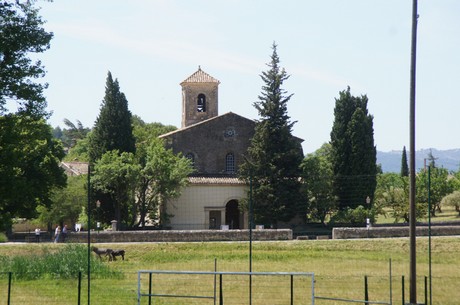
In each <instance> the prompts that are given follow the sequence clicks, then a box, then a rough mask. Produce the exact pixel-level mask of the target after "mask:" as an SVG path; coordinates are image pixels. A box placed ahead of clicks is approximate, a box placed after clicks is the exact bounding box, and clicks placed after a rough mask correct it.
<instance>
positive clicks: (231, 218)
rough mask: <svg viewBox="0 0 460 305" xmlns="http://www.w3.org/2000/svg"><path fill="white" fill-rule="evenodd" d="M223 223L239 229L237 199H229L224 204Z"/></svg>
mask: <svg viewBox="0 0 460 305" xmlns="http://www.w3.org/2000/svg"><path fill="white" fill-rule="evenodd" d="M225 224H226V225H228V227H229V228H230V229H240V209H239V208H238V200H230V201H229V202H227V205H226V206H225Z"/></svg>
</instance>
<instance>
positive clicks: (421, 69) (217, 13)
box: [38, 0, 460, 153]
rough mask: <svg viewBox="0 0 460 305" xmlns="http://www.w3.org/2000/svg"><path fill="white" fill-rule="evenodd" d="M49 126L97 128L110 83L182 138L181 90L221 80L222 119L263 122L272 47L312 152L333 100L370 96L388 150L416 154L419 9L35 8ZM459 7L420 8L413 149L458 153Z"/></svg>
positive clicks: (341, 1)
mask: <svg viewBox="0 0 460 305" xmlns="http://www.w3.org/2000/svg"><path fill="white" fill-rule="evenodd" d="M38 4H39V5H40V6H41V7H42V10H41V15H42V16H43V18H44V19H45V20H47V24H46V29H47V30H49V31H52V32H53V33H54V39H53V40H52V43H51V49H50V50H48V51H47V52H46V53H44V54H42V55H40V59H41V60H42V62H43V64H44V65H45V66H46V70H47V71H48V73H47V75H46V78H45V80H46V81H47V82H48V83H49V85H50V86H49V88H48V89H47V91H46V96H47V99H48V109H49V110H50V111H53V115H52V117H51V118H50V120H49V123H50V124H51V125H52V126H58V125H59V126H61V127H64V124H63V120H64V118H67V119H69V120H71V121H73V122H76V120H80V121H81V122H82V123H83V125H84V126H85V127H92V126H93V125H94V121H95V120H96V118H97V116H98V114H99V109H100V105H101V101H102V99H103V97H104V90H105V80H106V77H107V72H108V71H109V70H110V71H111V72H112V75H113V76H114V77H115V78H117V79H118V81H119V83H120V88H121V91H122V92H124V93H125V95H126V97H127V99H128V102H129V108H130V110H131V112H132V113H133V114H136V115H139V116H140V117H141V118H142V119H143V120H144V121H146V122H161V123H163V124H170V125H175V126H177V127H180V122H181V87H180V85H179V84H180V82H181V81H183V80H184V79H186V78H187V77H188V76H189V75H191V74H192V73H194V72H195V71H196V70H197V68H198V66H199V65H200V66H201V68H202V69H203V70H204V71H205V72H207V73H209V74H210V75H211V76H213V77H215V78H217V79H219V80H220V82H221V84H220V87H219V114H224V113H226V112H229V111H232V112H235V113H237V114H240V115H243V116H245V117H247V118H250V119H257V118H258V113H257V111H256V109H255V108H254V107H253V103H254V102H255V101H257V96H258V95H259V93H260V92H261V87H262V85H263V83H262V81H261V79H260V76H259V75H260V74H261V72H262V71H265V70H267V66H266V63H267V62H269V60H270V55H271V45H272V43H273V42H274V41H275V42H276V43H277V45H278V55H279V57H280V59H281V66H282V67H284V68H285V69H286V72H287V73H288V74H289V75H290V76H291V77H290V78H289V79H288V80H287V81H286V82H285V84H284V88H285V89H286V90H287V91H288V93H293V94H294V96H293V97H292V99H291V101H290V103H289V104H288V114H289V115H290V117H291V119H292V120H293V121H297V123H296V124H295V127H294V135H296V136H298V137H300V138H303V139H304V140H305V142H304V144H303V147H304V152H305V153H309V152H313V151H315V150H316V149H318V148H319V147H320V146H321V145H322V144H323V143H325V142H328V141H329V139H330V131H331V128H332V123H333V120H334V115H333V112H334V104H335V98H337V97H338V95H339V92H340V91H342V90H345V89H346V88H347V86H350V88H351V92H352V94H353V95H357V96H358V95H364V94H366V95H367V96H368V98H369V104H368V109H369V112H370V114H372V115H373V116H374V132H375V133H374V139H375V144H376V145H377V149H378V150H381V151H390V150H400V149H402V147H403V146H404V145H406V146H409V76H410V75H409V73H410V35H411V9H412V1H411V0H346V1H345V0H315V1H311V0H286V1H273V0H226V1H225V0H180V1H179V0H131V1H121V0H97V1H94V0H78V1H75V0H74V1H70V0H54V2H50V3H49V2H42V1H41V2H38ZM459 12H460V1H458V0H436V1H435V0H419V15H420V18H419V24H418V51H417V106H416V107H417V114H416V132H417V136H416V147H417V149H421V148H431V147H433V148H438V149H450V148H460V137H459V136H458V135H457V133H458V131H459V130H460V120H459V119H458V116H459V114H460V111H459V110H460V109H459V93H458V90H456V89H457V88H460V18H458V13H459Z"/></svg>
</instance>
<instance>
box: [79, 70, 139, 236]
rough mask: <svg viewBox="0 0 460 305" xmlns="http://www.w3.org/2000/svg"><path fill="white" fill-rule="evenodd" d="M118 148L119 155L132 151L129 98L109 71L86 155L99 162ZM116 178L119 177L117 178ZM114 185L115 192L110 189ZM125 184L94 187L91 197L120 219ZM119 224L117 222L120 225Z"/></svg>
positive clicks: (127, 195)
mask: <svg viewBox="0 0 460 305" xmlns="http://www.w3.org/2000/svg"><path fill="white" fill-rule="evenodd" d="M114 151H117V153H118V154H119V155H120V156H121V155H122V154H123V153H134V152H135V138H134V135H133V126H132V115H131V112H130V111H129V109H128V101H127V99H126V97H125V95H124V93H122V92H121V91H120V86H119V84H118V80H117V79H115V80H113V78H112V74H111V73H110V71H109V72H108V75H107V81H106V85H105V96H104V100H103V101H102V106H101V111H100V113H99V116H98V118H97V119H96V123H95V124H94V128H93V131H92V132H91V133H90V134H89V147H88V157H89V161H90V163H91V164H92V165H94V164H96V163H97V162H99V160H100V159H101V158H102V156H103V155H105V154H106V153H110V152H114ZM116 182H119V181H116ZM114 189H116V192H114V191H109V190H114ZM129 191H130V190H129V188H128V187H127V185H125V187H121V185H120V184H118V185H117V184H115V182H114V185H112V186H110V185H106V186H105V188H95V189H94V191H93V192H92V196H93V201H96V200H99V201H100V202H102V204H101V211H102V213H103V214H104V215H107V217H108V218H112V219H114V218H115V219H116V220H117V221H120V220H122V219H121V217H122V215H124V213H123V209H125V208H126V207H127V206H128V205H129V203H128V202H120V200H122V199H123V200H124V199H126V198H130V194H128V192H129ZM121 225H122V224H121V223H118V226H119V228H120V226H121Z"/></svg>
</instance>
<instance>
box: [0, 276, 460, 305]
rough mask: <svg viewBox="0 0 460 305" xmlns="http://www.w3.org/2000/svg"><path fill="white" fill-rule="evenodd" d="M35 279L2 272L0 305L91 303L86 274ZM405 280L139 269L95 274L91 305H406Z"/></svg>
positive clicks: (423, 286)
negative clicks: (111, 274)
mask: <svg viewBox="0 0 460 305" xmlns="http://www.w3.org/2000/svg"><path fill="white" fill-rule="evenodd" d="M153 275H155V277H153ZM19 277H22V278H23V279H18V278H19ZM33 278H34V274H33V273H30V272H29V273H28V274H27V276H26V278H25V279H24V276H23V275H19V276H18V274H17V273H11V272H4V273H1V272H0V304H1V305H4V304H7V305H16V304H47V305H54V304H56V305H57V304H59V305H67V304H68V305H75V304H77V305H80V304H89V303H88V295H87V286H86V285H87V279H86V277H85V274H84V273H83V275H82V277H79V278H72V279H60V278H46V279H33ZM458 280H459V278H458V277H455V278H438V277H436V278H434V281H435V282H443V284H446V283H447V282H453V283H458ZM251 281H252V283H251ZM405 281H406V282H407V279H406V280H405V279H404V276H402V277H401V276H393V277H392V280H391V284H390V283H389V279H388V278H386V277H380V276H364V277H362V276H353V277H333V276H318V275H314V274H313V273H283V272H275V273H271V272H268V273H252V276H250V273H247V272H182V271H167V272H165V271H140V272H138V273H133V272H130V273H125V276H124V277H121V278H111V279H103V278H99V277H98V274H97V273H95V274H94V275H92V276H91V296H90V298H91V299H90V303H91V304H97V305H125V304H141V305H146V304H149V305H150V304H164V305H166V304H168V305H170V304H204V305H205V304H212V305H217V304H219V305H220V304H222V303H224V304H251V305H252V304H254V305H258V304H271V305H276V304H297V305H302V304H315V305H338V304H340V305H344V304H353V303H355V304H356V303H358V304H359V303H361V304H395V305H399V304H402V305H404V304H406V302H407V301H408V296H409V290H408V283H406V284H405ZM418 283H419V287H418V289H417V291H418V300H420V301H421V302H422V303H423V304H428V302H427V300H428V297H429V295H428V291H427V290H428V289H427V278H426V277H424V280H423V277H420V278H419V280H418ZM250 284H251V285H252V287H251V288H250ZM391 286H392V287H393V288H391ZM444 286H446V285H443V287H444ZM337 287H340V288H341V289H337ZM389 289H390V290H389ZM438 289H439V288H438ZM440 292H441V291H440ZM443 292H444V293H446V294H449V295H451V296H452V300H451V302H443V303H442V304H457V303H458V302H457V301H458V298H457V297H455V296H454V295H455V293H456V292H452V291H443ZM457 295H458V293H457ZM313 297H314V299H313ZM267 300H268V301H267Z"/></svg>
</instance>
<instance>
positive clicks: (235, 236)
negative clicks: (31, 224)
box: [67, 229, 292, 243]
mask: <svg viewBox="0 0 460 305" xmlns="http://www.w3.org/2000/svg"><path fill="white" fill-rule="evenodd" d="M90 237H91V242H92V243H118V242H199V241H247V240H249V230H158V231H114V232H112V231H101V232H91V235H90ZM252 239H253V240H292V230H290V229H280V230H271V229H263V230H253V231H252ZM67 241H68V242H82V243H83V242H87V241H88V232H71V233H70V234H68V236H67Z"/></svg>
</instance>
